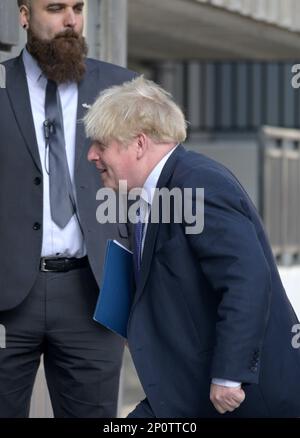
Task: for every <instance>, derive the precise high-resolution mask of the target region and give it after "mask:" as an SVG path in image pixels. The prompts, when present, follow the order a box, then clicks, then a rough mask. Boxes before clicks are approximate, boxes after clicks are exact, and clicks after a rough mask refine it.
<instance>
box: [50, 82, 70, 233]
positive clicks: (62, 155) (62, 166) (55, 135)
mask: <svg viewBox="0 0 300 438" xmlns="http://www.w3.org/2000/svg"><path fill="white" fill-rule="evenodd" d="M45 116H46V121H45V123H44V128H45V137H46V141H47V142H48V145H49V185H50V207H51V217H52V219H53V221H54V222H55V223H56V224H57V225H58V226H59V227H60V228H64V227H65V226H66V225H67V223H68V222H69V220H70V219H71V217H72V216H73V214H74V206H75V204H74V199H73V194H72V184H71V179H70V174H69V168H68V162H67V155H66V147H65V137H64V127H63V116H62V109H61V103H60V98H59V93H58V90H57V85H56V83H55V82H53V81H50V80H48V83H47V88H46V99H45ZM47 134H48V135H47Z"/></svg>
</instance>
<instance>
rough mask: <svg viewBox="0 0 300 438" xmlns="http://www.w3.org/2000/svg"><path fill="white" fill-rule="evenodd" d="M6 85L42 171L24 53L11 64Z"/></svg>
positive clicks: (33, 155)
mask: <svg viewBox="0 0 300 438" xmlns="http://www.w3.org/2000/svg"><path fill="white" fill-rule="evenodd" d="M6 86H7V94H8V98H9V100H10V103H11V106H12V109H13V112H14V114H15V117H16V122H17V124H18V126H19V129H20V131H21V133H22V135H23V138H24V140H25V144H26V147H27V148H28V150H29V152H30V154H31V156H32V158H33V161H34V163H35V164H36V166H37V168H38V169H39V171H40V172H42V166H41V162H40V156H39V150H38V145H37V139H36V135H35V128H34V121H33V117H32V111H31V104H30V96H29V91H28V85H27V80H26V74H25V68H24V64H23V60H22V54H21V55H20V56H19V57H18V58H16V59H15V60H14V63H12V64H11V65H10V67H9V70H8V72H7V80H6Z"/></svg>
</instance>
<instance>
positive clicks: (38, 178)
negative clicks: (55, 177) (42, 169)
mask: <svg viewBox="0 0 300 438" xmlns="http://www.w3.org/2000/svg"><path fill="white" fill-rule="evenodd" d="M33 182H34V184H35V185H36V186H39V185H40V184H41V182H42V180H41V178H40V177H39V176H38V177H36V178H34V181H33Z"/></svg>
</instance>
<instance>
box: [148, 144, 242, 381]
mask: <svg viewBox="0 0 300 438" xmlns="http://www.w3.org/2000/svg"><path fill="white" fill-rule="evenodd" d="M176 147H177V145H176V146H175V147H174V148H173V149H172V150H171V151H170V152H169V153H168V154H167V155H165V156H164V157H163V158H162V159H161V160H160V161H159V163H157V165H156V166H155V167H154V169H153V170H152V172H151V173H150V175H149V176H148V178H147V179H146V181H145V183H144V186H143V190H142V193H141V200H142V202H141V205H140V211H141V213H140V214H141V218H142V220H143V219H144V220H145V225H144V230H143V232H144V234H143V239H142V254H143V249H144V242H145V236H146V232H147V225H148V218H149V214H150V209H151V205H152V202H153V197H154V193H155V192H154V189H155V188H156V186H157V182H158V180H159V177H160V175H161V173H162V170H163V168H164V166H165V164H166V162H167V160H168V158H169V157H170V156H171V154H172V153H173V152H174V151H175V149H176ZM212 383H214V384H216V385H221V386H227V387H230V388H237V387H239V386H240V385H241V383H240V382H234V381H232V380H225V379H218V378H213V379H212Z"/></svg>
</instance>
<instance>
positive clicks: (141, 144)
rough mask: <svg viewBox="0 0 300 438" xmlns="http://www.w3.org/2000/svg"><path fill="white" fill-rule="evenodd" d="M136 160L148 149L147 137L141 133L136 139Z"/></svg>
mask: <svg viewBox="0 0 300 438" xmlns="http://www.w3.org/2000/svg"><path fill="white" fill-rule="evenodd" d="M136 147H137V159H138V160H139V159H141V158H142V157H143V156H144V155H145V153H146V151H147V148H148V137H147V136H146V135H145V134H143V133H141V134H139V135H138V136H137V137H136Z"/></svg>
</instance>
